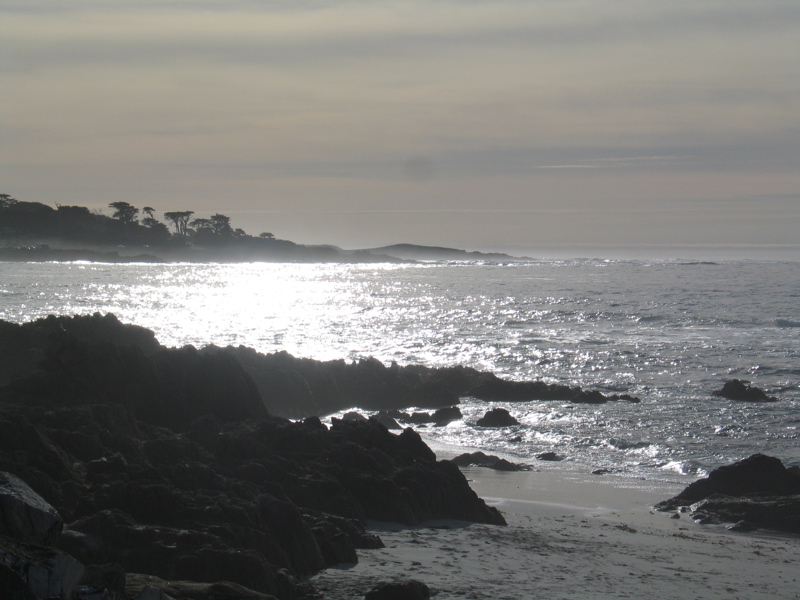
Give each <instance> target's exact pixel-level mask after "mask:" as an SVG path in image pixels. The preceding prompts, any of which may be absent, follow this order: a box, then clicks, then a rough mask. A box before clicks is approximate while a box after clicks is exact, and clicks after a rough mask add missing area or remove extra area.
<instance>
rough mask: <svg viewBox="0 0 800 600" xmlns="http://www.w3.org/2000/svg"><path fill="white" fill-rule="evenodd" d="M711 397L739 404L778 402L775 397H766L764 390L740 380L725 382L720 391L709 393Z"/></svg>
mask: <svg viewBox="0 0 800 600" xmlns="http://www.w3.org/2000/svg"><path fill="white" fill-rule="evenodd" d="M711 395H712V396H719V397H722V398H727V399H728V400H739V401H741V402H777V401H778V399H777V398H776V397H775V396H768V395H767V393H766V392H765V391H764V390H762V389H760V388H757V387H755V386H754V385H751V384H750V382H749V381H742V380H741V379H732V380H730V381H726V382H725V384H724V385H723V386H722V387H721V388H720V389H718V390H714V391H713V392H711Z"/></svg>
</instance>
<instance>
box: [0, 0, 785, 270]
mask: <svg viewBox="0 0 800 600" xmlns="http://www.w3.org/2000/svg"><path fill="white" fill-rule="evenodd" d="M0 187H2V189H0V193H8V194H11V195H12V196H13V197H15V198H17V199H19V200H25V201H34V202H43V203H45V204H49V205H51V206H55V205H56V204H68V205H70V204H77V205H82V206H89V207H90V208H92V209H94V210H102V211H103V212H104V214H109V215H110V214H111V213H112V212H113V211H112V210H111V209H109V208H108V204H109V203H110V202H115V201H126V202H130V203H131V204H133V205H134V206H137V207H143V206H152V207H153V208H155V209H156V211H157V215H156V216H157V217H158V216H161V215H162V213H163V212H165V211H177V210H193V211H195V214H196V216H204V217H207V216H210V215H211V214H213V213H217V212H219V213H223V214H226V215H228V216H230V217H231V222H232V225H233V226H234V227H240V228H242V229H244V230H245V231H246V232H248V233H250V234H252V235H257V234H258V233H260V232H264V231H268V232H271V233H273V234H275V236H276V237H279V238H282V239H290V240H293V241H296V242H300V243H308V244H316V243H320V244H335V245H339V246H341V247H344V248H359V247H373V246H381V245H385V244H393V243H401V242H407V243H416V244H426V245H440V246H452V247H458V248H465V249H470V250H514V251H522V250H526V249H542V248H561V249H567V250H569V249H572V248H575V249H578V248H583V247H599V248H603V247H607V248H610V247H617V246H624V247H631V248H667V249H669V248H682V247H695V246H704V247H721V248H726V247H729V246H730V247H733V246H736V247H739V248H753V249H762V248H783V249H787V248H788V249H789V250H790V251H794V250H797V251H798V253H799V255H800V2H797V0H791V1H787V2H783V1H771V0H762V1H758V2H757V1H755V0H753V1H747V2H743V1H738V0H722V1H707V0H694V1H691V2H690V1H675V0H647V1H641V2H630V1H628V0H593V1H585V2H584V1H573V0H552V1H551V0H491V1H489V0H486V1H481V0H458V1H456V0H452V1H445V0H425V1H414V0H408V1H389V0H370V1H366V0H362V1H346V0H341V1H322V0H307V1H305V0H291V1H290V0H285V1H270V0H259V1H247V0H238V1H237V0H172V1H163V2H153V1H147V0H137V1H133V0H94V1H92V0H70V1H69V2H63V0H57V1H53V0H0Z"/></svg>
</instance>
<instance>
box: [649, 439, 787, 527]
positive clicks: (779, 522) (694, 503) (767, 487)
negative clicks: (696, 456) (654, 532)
mask: <svg viewBox="0 0 800 600" xmlns="http://www.w3.org/2000/svg"><path fill="white" fill-rule="evenodd" d="M656 509H657V510H661V511H673V510H686V509H688V510H690V511H691V517H692V518H693V519H695V520H696V521H698V522H700V523H718V524H731V525H736V526H737V528H739V529H743V530H751V529H755V528H759V527H763V528H766V529H773V530H777V531H783V532H786V533H795V534H800V468H798V467H791V468H788V469H787V468H786V467H785V466H784V465H783V463H782V462H781V461H780V460H779V459H777V458H774V457H772V456H766V455H764V454H754V455H752V456H750V457H749V458H746V459H744V460H741V461H739V462H736V463H733V464H731V465H726V466H723V467H719V468H718V469H715V470H714V471H712V472H711V473H710V474H709V476H708V477H707V478H704V479H699V480H697V481H695V482H694V483H692V484H691V485H689V486H688V487H687V488H686V489H685V490H683V491H682V492H681V493H680V494H678V495H677V496H675V497H674V498H671V499H669V500H665V501H664V502H660V503H659V504H657V505H656Z"/></svg>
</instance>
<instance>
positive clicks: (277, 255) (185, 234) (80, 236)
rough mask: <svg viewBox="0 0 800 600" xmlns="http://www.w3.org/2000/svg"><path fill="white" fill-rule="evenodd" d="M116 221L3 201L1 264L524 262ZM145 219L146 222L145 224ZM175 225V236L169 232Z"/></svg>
mask: <svg viewBox="0 0 800 600" xmlns="http://www.w3.org/2000/svg"><path fill="white" fill-rule="evenodd" d="M109 207H110V208H113V209H114V214H113V216H111V217H109V216H106V215H103V214H100V213H99V212H97V211H95V212H92V211H90V210H89V209H88V208H87V207H85V206H64V205H57V206H56V208H53V207H51V206H48V205H46V204H42V203H40V202H23V201H20V200H17V199H16V198H13V197H11V196H10V195H9V194H0V261H6V262H11V261H13V262H74V261H89V262H111V263H125V262H152V263H161V262H163V263H168V262H192V263H203V262H220V263H236V262H339V263H375V262H406V261H418V260H482V261H508V260H523V259H519V258H517V257H514V256H511V255H508V254H502V253H494V252H493V253H484V252H468V251H466V250H459V249H456V248H442V247H437V246H419V245H414V244H395V245H392V246H383V247H380V248H369V249H357V250H344V249H342V248H339V247H337V246H332V245H304V244H297V243H295V242H292V241H289V240H282V239H278V238H276V237H275V236H274V235H273V234H272V233H268V232H262V233H260V234H258V235H257V236H253V235H250V234H248V233H247V232H245V231H244V230H243V229H238V228H237V229H234V228H233V227H232V225H231V219H230V217H228V216H226V215H223V214H220V213H215V214H213V215H211V216H210V217H209V218H204V217H197V218H192V217H193V216H194V215H195V213H194V211H191V210H184V211H173V212H169V211H168V212H164V213H163V217H164V222H162V221H160V220H159V219H157V218H156V217H155V214H156V211H155V209H154V208H152V207H149V206H145V207H144V208H142V209H141V210H140V209H139V208H136V207H134V206H132V205H130V204H128V203H127V202H112V203H111V204H109ZM140 213H141V214H142V215H145V216H142V217H141V218H140ZM167 223H170V224H171V225H172V228H173V231H171V230H170V227H169V226H168V225H167Z"/></svg>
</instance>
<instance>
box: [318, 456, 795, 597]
mask: <svg viewBox="0 0 800 600" xmlns="http://www.w3.org/2000/svg"><path fill="white" fill-rule="evenodd" d="M464 474H465V475H466V477H467V478H468V479H470V482H471V485H472V487H473V489H474V490H475V491H476V492H477V493H478V495H479V496H481V497H482V498H484V499H485V500H486V501H487V503H488V504H490V505H492V506H496V507H497V508H498V509H499V510H500V511H501V512H502V513H503V515H504V516H505V518H506V520H507V521H508V526H507V527H498V526H489V525H475V524H466V523H463V522H457V521H442V522H436V523H427V524H425V526H421V527H414V528H400V527H397V526H395V525H391V524H386V523H370V524H369V525H370V528H371V529H372V530H374V531H375V532H376V533H378V534H379V535H380V536H381V538H382V539H383V541H384V543H385V544H386V548H383V549H378V550H359V563H358V564H357V565H342V566H340V567H338V568H332V569H328V570H327V571H326V572H324V573H322V574H320V575H318V576H316V577H314V578H313V579H312V581H313V582H314V584H315V586H317V588H318V589H319V590H320V592H322V594H323V596H324V597H325V598H330V599H336V600H338V599H344V598H348V599H349V598H363V597H364V593H365V592H366V591H367V590H369V589H370V588H371V587H373V586H374V585H375V584H376V583H378V582H381V581H389V580H393V579H397V578H414V579H417V580H419V581H422V582H423V583H425V584H426V585H428V586H429V588H430V589H431V592H432V594H433V597H434V598H437V599H439V600H444V599H447V598H473V599H492V600H504V599H509V600H510V599H521V598H531V599H534V598H543V599H545V598H546V599H551V600H553V599H560V598H563V599H570V600H581V599H600V598H604V599H605V598H658V599H659V600H664V599H670V598H675V599H680V600H691V599H695V598H696V599H706V598H708V599H711V598H713V599H719V598H725V599H742V600H744V599H747V600H751V599H758V598H763V599H765V600H766V599H772V600H776V599H788V598H791V599H797V598H800V538H798V537H790V536H781V535H778V534H770V533H767V532H763V531H761V532H753V533H735V532H731V531H728V530H726V529H725V528H724V527H721V526H709V525H702V526H701V525H698V524H696V523H694V522H693V521H691V520H690V519H689V518H688V516H687V515H683V516H682V517H681V518H680V519H673V518H670V514H669V513H659V512H656V511H654V510H653V509H652V506H653V504H655V503H656V502H658V501H660V500H665V499H667V498H669V497H671V496H673V495H675V494H676V493H677V492H678V491H680V490H681V489H682V487H683V486H681V485H678V484H675V483H671V484H670V483H652V482H644V481H635V480H627V479H624V478H621V477H615V476H613V475H602V476H601V475H591V474H579V473H575V472H570V471H568V470H562V469H559V468H557V467H548V468H542V469H540V470H535V471H530V472H519V473H504V472H495V471H491V470H488V469H484V468H478V467H475V468H468V469H464Z"/></svg>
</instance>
